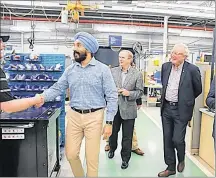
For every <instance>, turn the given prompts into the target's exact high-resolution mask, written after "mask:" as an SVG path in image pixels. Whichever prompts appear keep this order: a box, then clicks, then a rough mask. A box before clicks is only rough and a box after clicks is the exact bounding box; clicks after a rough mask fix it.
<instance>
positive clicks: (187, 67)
mask: <svg viewBox="0 0 216 178" xmlns="http://www.w3.org/2000/svg"><path fill="white" fill-rule="evenodd" d="M171 69H172V63H171V62H167V63H164V64H163V65H162V71H161V82H162V96H161V115H162V113H163V108H164V101H165V94H166V89H167V84H168V80H169V75H170V72H171ZM201 93H202V82H201V74H200V70H199V68H198V67H197V66H195V65H193V64H191V63H189V62H187V61H185V62H184V65H183V68H182V73H181V78H180V82H179V90H178V109H179V115H180V119H181V120H184V121H190V120H191V118H192V115H193V108H194V104H195V98H196V97H198V96H199V95H200V94H201Z"/></svg>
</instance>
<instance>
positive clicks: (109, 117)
mask: <svg viewBox="0 0 216 178" xmlns="http://www.w3.org/2000/svg"><path fill="white" fill-rule="evenodd" d="M113 120H114V115H113V114H110V113H107V116H106V121H113Z"/></svg>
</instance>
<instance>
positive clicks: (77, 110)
mask: <svg viewBox="0 0 216 178" xmlns="http://www.w3.org/2000/svg"><path fill="white" fill-rule="evenodd" d="M71 109H73V110H74V111H76V112H78V113H80V114H88V113H91V112H95V111H98V110H100V109H102V108H97V109H85V110H81V109H76V108H74V107H71Z"/></svg>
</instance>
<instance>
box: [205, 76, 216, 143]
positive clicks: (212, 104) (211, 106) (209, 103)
mask: <svg viewBox="0 0 216 178" xmlns="http://www.w3.org/2000/svg"><path fill="white" fill-rule="evenodd" d="M206 105H207V106H208V107H209V109H210V110H211V109H213V110H215V77H214V79H213V80H212V82H211V87H210V90H209V93H208V95H207V97H206ZM215 125H216V123H215V117H214V124H213V133H212V136H213V138H214V140H215V138H216V136H215V135H216V132H215V129H216V126H215ZM215 145H216V142H215Z"/></svg>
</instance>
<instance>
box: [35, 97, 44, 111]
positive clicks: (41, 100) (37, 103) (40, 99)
mask: <svg viewBox="0 0 216 178" xmlns="http://www.w3.org/2000/svg"><path fill="white" fill-rule="evenodd" d="M33 100H34V106H35V107H36V108H39V107H41V106H42V105H43V104H44V97H43V95H40V94H36V95H35V96H34V97H33Z"/></svg>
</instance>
